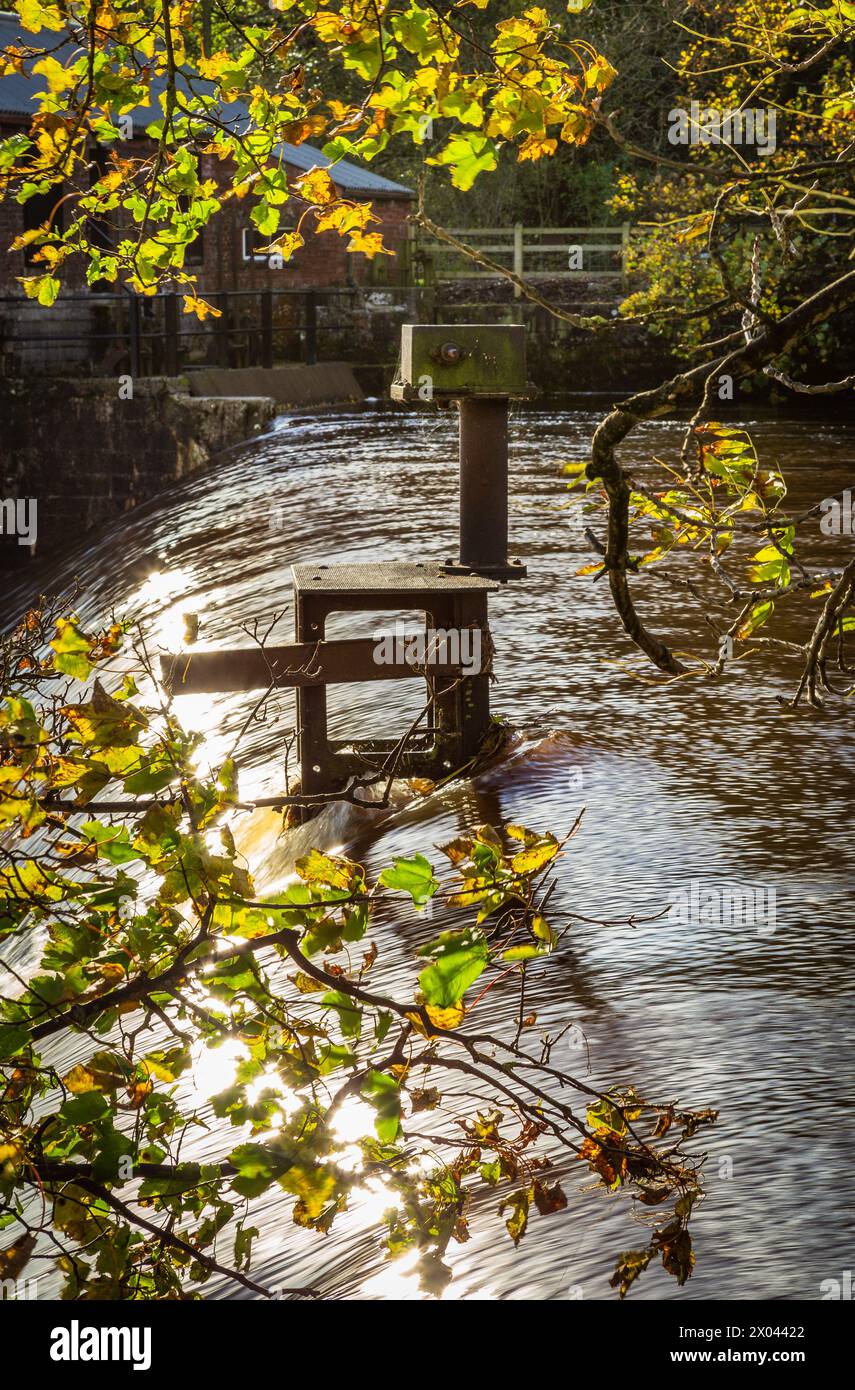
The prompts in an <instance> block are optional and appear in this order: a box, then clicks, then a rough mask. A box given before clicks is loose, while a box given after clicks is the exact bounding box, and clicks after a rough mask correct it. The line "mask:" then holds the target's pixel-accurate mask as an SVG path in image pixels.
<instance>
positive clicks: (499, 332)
mask: <svg viewBox="0 0 855 1390" xmlns="http://www.w3.org/2000/svg"><path fill="white" fill-rule="evenodd" d="M391 394H392V396H393V398H394V399H396V400H400V401H406V402H408V403H412V404H417V403H418V402H422V401H432V402H436V403H437V404H439V405H441V406H445V407H452V406H454V405H456V406H457V409H458V411H459V415H460V458H459V469H460V546H459V553H458V555H457V557H456V558H447V559H445V560H439V559H438V558H437V559H430V558H425V559H422V560H404V561H392V562H387V561H382V562H381V561H378V562H377V563H376V564H352V565H329V564H314V565H313V564H301V565H294V566H293V567H292V575H293V581H294V619H295V633H294V636H295V641H294V642H293V643H290V644H288V645H286V646H276V647H264V648H261V647H253V648H238V649H235V650H233V651H225V652H193V653H189V654H188V653H181V654H173V655H169V656H166V657H164V658H162V661H161V668H162V674H163V679H164V683H165V684H166V686H167V688H168V689H169V690H170V691H171V692H172V693H173V694H176V695H178V694H198V693H210V692H215V691H233V690H247V691H249V690H264V689H265V688H269V689H271V690H272V689H275V688H281V687H291V688H293V689H294V690H295V692H296V700H297V752H298V759H299V763H300V778H301V795H302V796H304V797H306V798H308V800H309V801H311V797H312V796H313V795H316V796H318V798H319V799H321V798H323V797H325V796H328V795H329V794H330V793H332V792H335V791H338V790H340V789H341V788H342V787H344V786H345V785H346V783H347V782H348V780H349V779H350V778H351V777H354V776H357V777H359V776H365V775H368V774H372V773H380V774H387V775H390V776H391V775H396V776H397V775H400V776H424V777H429V778H431V779H432V780H434V781H439V780H441V779H444V778H447V777H449V776H451V775H453V774H454V772H455V771H457V770H458V769H460V768H462V767H464V766H465V765H467V764H469V763H471V761H472V759H473V758H474V757H475V756H476V754H477V752H478V749H479V747H480V745H481V743H482V741H483V739H484V736H485V735H486V733H487V732H488V730H489V727H490V679H491V673H492V653H493V645H492V640H491V637H490V627H489V620H488V611H487V600H488V595H489V594H490V593H494V592H496V591H497V590H498V589H499V587H500V585H502V584H505V583H507V582H508V581H509V580H514V579H520V578H524V577H525V574H526V570H525V566H524V565H523V564H522V563H521V561H520V560H518V559H512V558H511V557H509V555H508V405H509V402H510V401H511V400H513V399H523V398H526V397H528V396H529V395H530V394H531V391H530V389H529V385H528V382H527V379H526V363H525V329H524V328H522V327H519V326H518V325H493V324H464V325H454V326H453V327H449V326H447V325H439V324H407V325H404V327H403V329H402V341H401V359H400V367H399V371H398V374H397V378H396V380H395V382H394V383H393V385H392V391H391ZM414 609H415V610H417V611H419V612H421V613H423V614H424V622H425V631H424V634H423V638H422V640H421V641H420V642H419V643H418V644H416V645H417V647H418V652H419V655H418V659H415V660H414V659H411V658H410V655H409V651H408V644H403V650H401V644H399V645H398V646H397V647H396V646H395V644H392V657H391V659H390V657H389V651H388V647H389V644H388V643H382V642H380V643H378V642H377V641H376V640H375V639H374V638H372V637H365V638H350V639H340V640H332V641H331V640H328V639H327V637H326V623H327V619H328V618H329V617H330V615H331V614H333V613H339V612H353V613H358V612H365V613H369V612H376V611H377V610H380V611H386V612H388V613H398V612H400V611H401V610H414ZM455 639H456V640H455ZM473 651H474V652H477V653H478V658H479V659H478V661H477V662H473V661H472V660H471V657H470V658H469V659H466V658H465V657H463V656H462V655H461V654H462V653H464V652H465V653H467V655H468V654H471V653H472V652H473ZM412 677H420V678H422V679H423V680H424V682H425V686H426V700H425V707H424V711H423V715H422V717H421V718H420V719H419V720H417V721H416V723H415V724H414V726H413V728H412V729H411V731H410V733H409V735H407V736H406V737H405V738H404V739H361V740H360V739H357V740H353V739H350V740H348V741H347V742H346V743H345V742H336V741H332V740H330V739H329V737H328V731H327V687H328V686H330V685H333V684H343V683H350V682H354V681H373V680H398V679H406V678H412Z"/></svg>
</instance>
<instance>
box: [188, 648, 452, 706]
mask: <svg viewBox="0 0 855 1390" xmlns="http://www.w3.org/2000/svg"><path fill="white" fill-rule="evenodd" d="M376 646H377V643H376V642H375V641H374V639H373V638H371V637H354V638H341V639H338V640H336V641H331V642H325V641H324V642H291V643H289V644H288V645H287V646H283V647H267V648H265V649H264V650H263V651H262V649H261V648H260V647H246V648H240V649H238V650H236V651H227V652H187V653H180V654H178V655H172V654H170V655H168V656H162V657H161V658H160V670H161V678H162V680H163V683H164V685H165V686H166V688H167V690H169V691H170V692H171V694H173V695H211V694H215V693H216V692H217V691H226V690H265V689H267V687H269V686H276V687H306V686H320V685H345V684H348V683H350V682H351V681H386V680H401V679H404V678H406V677H412V676H421V677H422V678H424V676H425V668H424V667H421V668H420V667H418V666H411V665H409V664H408V663H407V662H397V661H396V662H386V663H383V664H381V663H379V662H378V661H377V659H376V657H375V648H376ZM427 670H428V673H429V674H431V675H439V676H445V675H448V676H455V675H460V674H461V667H460V666H459V665H458V666H452V665H444V664H443V663H441V662H439V661H436V662H433V661H432V662H431V664H430V666H429V667H428V668H427Z"/></svg>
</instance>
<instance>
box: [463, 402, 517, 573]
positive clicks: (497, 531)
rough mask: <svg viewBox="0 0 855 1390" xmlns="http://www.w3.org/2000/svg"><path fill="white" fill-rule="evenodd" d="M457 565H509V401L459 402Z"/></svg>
mask: <svg viewBox="0 0 855 1390" xmlns="http://www.w3.org/2000/svg"><path fill="white" fill-rule="evenodd" d="M460 563H461V565H467V566H469V567H471V568H472V569H474V570H504V569H505V568H506V567H507V564H508V399H507V396H501V397H500V396H497V397H495V398H484V397H477V396H470V397H464V398H463V399H462V400H461V401H460Z"/></svg>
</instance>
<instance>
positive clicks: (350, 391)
mask: <svg viewBox="0 0 855 1390" xmlns="http://www.w3.org/2000/svg"><path fill="white" fill-rule="evenodd" d="M188 380H189V383H190V393H191V395H193V396H243V397H247V396H270V397H271V398H272V399H273V400H274V401H275V402H276V404H277V405H278V406H305V405H345V404H349V403H352V402H356V401H362V400H364V399H365V397H364V394H363V391H362V387H361V386H360V385H359V382H358V381H357V380H356V377H355V376H354V374H353V371H352V369H351V367H350V366H349V365H348V364H347V363H346V362H318V363H317V364H316V365H314V366H311V367H309V366H306V365H305V364H301V363H295V364H294V365H293V366H284V367H202V368H201V369H200V370H199V371H194V372H191V373H189V375H188Z"/></svg>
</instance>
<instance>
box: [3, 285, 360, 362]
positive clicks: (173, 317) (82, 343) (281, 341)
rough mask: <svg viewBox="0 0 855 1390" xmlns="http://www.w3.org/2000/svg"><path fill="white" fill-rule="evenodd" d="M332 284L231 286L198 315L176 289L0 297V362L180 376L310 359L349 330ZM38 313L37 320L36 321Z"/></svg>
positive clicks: (209, 297)
mask: <svg viewBox="0 0 855 1390" xmlns="http://www.w3.org/2000/svg"><path fill="white" fill-rule="evenodd" d="M354 293H355V291H354V290H353V289H352V288H351V287H349V286H344V287H343V286H337V287H334V288H331V289H260V290H227V291H225V290H224V291H216V292H211V293H204V294H203V296H202V297H203V298H204V299H205V300H206V301H207V302H208V303H209V304H211V305H213V307H214V308H215V309H218V310H219V316H218V317H214V316H213V315H212V316H211V317H209V318H207V319H206V320H205V321H204V322H201V321H200V320H199V319H197V318H196V317H195V315H192V314H185V313H183V311H182V303H181V301H182V295H181V294H179V293H172V292H167V293H162V294H157V295H152V296H150V297H144V296H140V295H134V294H130V293H127V292H124V293H123V292H121V291H119V292H117V293H113V294H99V293H89V294H87V293H81V294H70V295H63V296H62V297H61V298H60V299H58V300H57V301H56V304H55V305H54V306H53V307H52V308H51V309H45V310H43V311H40V310H39V307H38V306H37V305H34V304H33V303H32V302H31V301H29V300H26V299H24V298H22V297H21V296H4V297H0V361H2V363H3V367H4V370H5V371H6V372H7V373H9V374H14V373H15V372H16V371H20V370H24V371H27V370H35V371H39V370H42V371H50V370H51V369H52V368H54V367H62V368H73V367H75V366H82V365H85V369H86V371H87V372H88V373H91V374H93V375H96V376H98V375H115V374H117V373H119V372H121V371H123V370H124V371H127V372H128V373H129V374H130V375H131V376H133V377H142V376H178V375H180V374H181V373H182V372H185V371H192V370H193V368H194V367H205V366H219V367H254V366H258V367H272V366H273V364H274V362H276V361H291V362H294V361H299V362H305V363H309V364H311V363H315V362H317V361H318V357H319V353H322V349H323V339H324V337H325V336H326V335H329V334H330V333H334V332H339V331H343V330H346V329H347V328H348V327H349V326H350V325H349V323H348V322H346V321H341V322H339V321H337V318H334V317H331V313H330V308H331V301H334V300H335V298H336V297H338V298H339V299H345V300H346V301H348V302H350V301H351V300H352V298H353V295H354ZM42 314H43V319H42Z"/></svg>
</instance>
